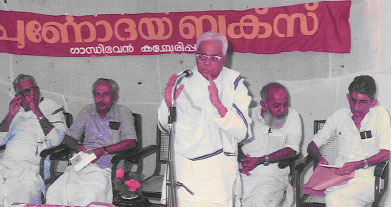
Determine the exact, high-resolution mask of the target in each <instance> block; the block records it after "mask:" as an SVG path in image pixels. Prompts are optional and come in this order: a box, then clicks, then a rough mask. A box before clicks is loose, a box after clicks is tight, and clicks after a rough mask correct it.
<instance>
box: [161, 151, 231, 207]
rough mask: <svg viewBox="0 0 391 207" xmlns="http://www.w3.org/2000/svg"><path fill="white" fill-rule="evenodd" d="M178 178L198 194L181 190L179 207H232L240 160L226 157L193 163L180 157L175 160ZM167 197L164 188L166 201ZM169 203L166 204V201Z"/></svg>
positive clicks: (178, 191) (214, 157) (178, 198)
mask: <svg viewBox="0 0 391 207" xmlns="http://www.w3.org/2000/svg"><path fill="white" fill-rule="evenodd" d="M175 159H176V164H178V163H179V165H176V178H177V181H178V182H181V183H183V185H185V186H186V187H187V188H188V189H189V190H191V191H192V192H193V193H194V194H193V195H192V194H190V193H189V192H188V191H187V190H186V189H185V188H183V187H179V188H177V202H178V206H179V207H193V206H194V207H196V206H197V207H198V206H205V207H219V206H224V207H232V204H233V199H234V197H233V196H232V195H233V193H234V191H235V182H236V177H237V173H238V170H237V169H238V167H237V166H238V163H237V161H236V157H234V156H225V155H224V154H223V153H221V154H219V155H216V156H213V157H210V158H207V159H205V160H199V161H191V160H188V159H186V158H183V157H181V156H180V155H179V156H176V157H175ZM165 196H166V189H165V183H164V184H163V195H162V199H163V200H164V199H165ZM163 202H165V201H163Z"/></svg>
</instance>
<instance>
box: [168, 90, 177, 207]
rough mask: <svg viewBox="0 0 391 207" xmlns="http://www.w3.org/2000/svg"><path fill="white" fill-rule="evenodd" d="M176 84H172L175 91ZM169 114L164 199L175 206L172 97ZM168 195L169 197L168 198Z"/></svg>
mask: <svg viewBox="0 0 391 207" xmlns="http://www.w3.org/2000/svg"><path fill="white" fill-rule="evenodd" d="M175 88H176V85H175V86H174V92H175ZM173 96H174V95H173ZM171 100H172V101H171V106H170V114H169V115H168V141H169V144H168V160H167V165H168V166H167V169H168V176H167V177H166V201H167V204H168V206H169V207H176V206H177V198H176V193H177V192H176V177H175V162H174V139H173V131H174V123H175V122H176V106H175V104H174V98H172V99H171ZM168 197H169V198H168Z"/></svg>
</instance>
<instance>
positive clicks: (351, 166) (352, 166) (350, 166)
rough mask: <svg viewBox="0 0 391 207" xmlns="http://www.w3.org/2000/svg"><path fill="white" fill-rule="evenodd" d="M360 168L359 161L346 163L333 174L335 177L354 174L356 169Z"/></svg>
mask: <svg viewBox="0 0 391 207" xmlns="http://www.w3.org/2000/svg"><path fill="white" fill-rule="evenodd" d="M360 167H361V162H360V161H355V162H347V163H345V164H344V165H343V166H342V167H341V168H339V169H337V170H336V171H335V173H336V174H337V175H341V176H342V175H349V174H350V173H352V172H354V171H355V170H357V169H358V168H360Z"/></svg>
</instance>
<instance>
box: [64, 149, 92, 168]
mask: <svg viewBox="0 0 391 207" xmlns="http://www.w3.org/2000/svg"><path fill="white" fill-rule="evenodd" d="M95 159H96V155H95V154H94V153H93V152H92V151H89V152H88V153H85V152H82V151H80V152H79V153H77V154H75V155H74V156H73V157H72V158H71V159H70V160H69V161H70V162H71V164H72V166H73V167H74V168H75V170H76V171H79V170H81V169H83V168H84V167H85V166H87V165H88V164H90V163H91V161H92V160H95Z"/></svg>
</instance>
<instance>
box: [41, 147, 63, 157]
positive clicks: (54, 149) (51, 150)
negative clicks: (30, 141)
mask: <svg viewBox="0 0 391 207" xmlns="http://www.w3.org/2000/svg"><path fill="white" fill-rule="evenodd" d="M65 148H66V146H65V145H64V144H60V145H58V146H55V147H51V148H48V149H44V150H42V152H41V153H40V154H39V156H41V157H47V156H49V155H52V154H54V153H57V152H59V151H62V150H65Z"/></svg>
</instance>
